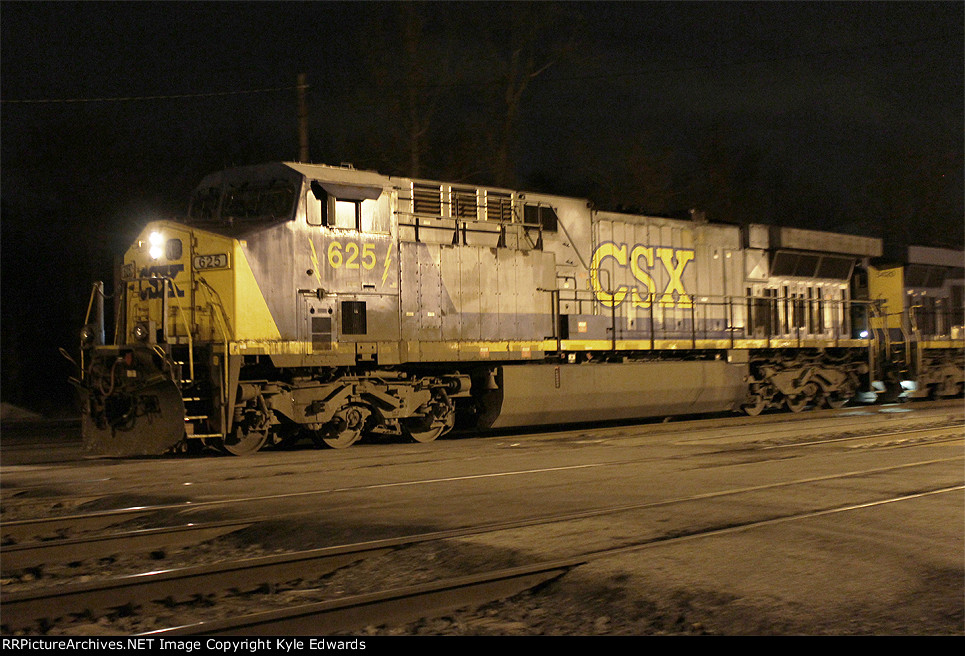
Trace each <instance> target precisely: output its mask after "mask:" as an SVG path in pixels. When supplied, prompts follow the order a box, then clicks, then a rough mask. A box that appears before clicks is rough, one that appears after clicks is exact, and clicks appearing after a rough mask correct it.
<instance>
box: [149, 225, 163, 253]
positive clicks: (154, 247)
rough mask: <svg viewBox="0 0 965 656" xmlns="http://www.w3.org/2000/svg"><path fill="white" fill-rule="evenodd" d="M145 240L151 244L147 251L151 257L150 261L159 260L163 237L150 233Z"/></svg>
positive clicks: (157, 233) (156, 233)
mask: <svg viewBox="0 0 965 656" xmlns="http://www.w3.org/2000/svg"><path fill="white" fill-rule="evenodd" d="M147 240H148V242H149V243H150V244H151V247H150V249H148V254H149V255H150V256H151V259H152V260H156V259H158V258H160V257H161V256H162V255H163V254H164V237H163V236H162V235H161V233H160V232H152V233H151V236H150V237H148V238H147Z"/></svg>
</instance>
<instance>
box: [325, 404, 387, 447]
mask: <svg viewBox="0 0 965 656" xmlns="http://www.w3.org/2000/svg"><path fill="white" fill-rule="evenodd" d="M371 414H372V412H371V411H370V410H369V409H368V408H365V407H363V406H359V405H350V406H346V407H344V408H342V409H341V410H339V411H338V412H336V413H335V417H334V418H333V419H332V421H330V422H329V423H328V424H327V425H326V427H325V428H323V429H322V430H321V431H319V432H318V433H317V434H316V436H315V437H313V438H312V441H313V442H315V444H316V445H319V441H321V442H322V443H324V444H325V445H326V446H328V447H330V448H332V449H344V448H346V447H350V446H352V445H353V444H355V443H356V442H358V441H359V438H360V437H362V429H363V428H365V420H366V419H368V418H369V415H371ZM319 446H320V445H319Z"/></svg>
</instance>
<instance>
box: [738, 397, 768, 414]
mask: <svg viewBox="0 0 965 656" xmlns="http://www.w3.org/2000/svg"><path fill="white" fill-rule="evenodd" d="M766 407H767V399H765V398H764V397H762V396H757V397H754V401H753V403H745V404H744V405H742V406H741V409H742V410H743V411H744V412H745V413H747V415H748V416H750V417H756V416H757V415H759V414H761V413H762V412H764V408H766Z"/></svg>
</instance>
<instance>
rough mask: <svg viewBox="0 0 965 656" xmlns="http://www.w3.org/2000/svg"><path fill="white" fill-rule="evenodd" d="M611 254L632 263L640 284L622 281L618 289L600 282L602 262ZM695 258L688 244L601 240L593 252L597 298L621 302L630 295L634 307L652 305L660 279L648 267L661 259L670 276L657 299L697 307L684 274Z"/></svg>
mask: <svg viewBox="0 0 965 656" xmlns="http://www.w3.org/2000/svg"><path fill="white" fill-rule="evenodd" d="M607 258H613V259H614V260H616V262H617V264H619V265H620V266H623V267H626V266H629V267H630V272H631V273H632V274H633V277H634V278H636V280H637V281H638V282H640V286H633V287H630V286H629V285H620V286H619V287H617V288H616V289H612V288H611V289H609V290H606V289H604V288H603V285H602V284H601V282H600V266H601V263H602V262H604V261H605V260H606V259H607ZM693 259H694V251H693V250H691V249H687V248H678V249H673V248H662V247H660V248H654V247H652V246H644V245H643V244H634V246H633V247H632V248H630V247H629V246H627V244H615V243H613V242H607V243H605V244H600V245H599V246H598V247H597V249H596V250H595V251H594V252H593V258H592V260H590V286H591V287H592V288H593V291H594V293H595V294H596V298H597V300H598V301H599V302H600V303H602V304H603V305H605V306H607V307H616V306H618V305H620V304H621V303H623V302H624V301H625V300H626V299H627V296H628V295H629V297H630V302H631V303H632V304H633V306H634V307H640V308H648V307H650V305H651V303H652V301H653V300H654V299H655V298H656V294H657V283H656V282H655V281H654V279H653V277H651V275H650V274H649V273H648V271H649V270H651V269H653V268H654V266H656V264H657V262H658V261H659V262H661V263H662V264H663V268H664V269H665V270H666V272H667V274H668V276H669V282H668V283H667V286H666V287H665V288H664V290H663V293H662V294H661V295H660V297H659V299H657V302H658V303H659V304H660V306H661V307H668V308H669V307H678V308H690V307H693V299H692V298H691V297H690V296H689V295H688V294H687V291H686V290H685V289H684V284H683V275H684V269H686V268H687V264H688V263H690V261H691V260H693ZM608 286H609V285H608ZM641 286H642V289H641ZM675 295H676V296H675Z"/></svg>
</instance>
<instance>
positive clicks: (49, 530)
mask: <svg viewBox="0 0 965 656" xmlns="http://www.w3.org/2000/svg"><path fill="white" fill-rule="evenodd" d="M963 427H965V425H963V424H959V423H955V424H948V425H942V426H937V427H929V428H915V429H907V430H900V431H879V432H870V433H865V434H859V435H841V436H831V437H828V438H824V439H809V440H807V441H797V440H794V441H791V442H788V443H783V444H764V445H760V444H758V445H752V448H754V449H760V450H764V451H767V450H774V449H786V448H795V447H813V446H824V445H829V444H830V445H833V444H844V443H851V445H852V446H854V445H855V443H861V442H866V441H869V440H870V441H872V446H874V445H878V442H879V441H880V440H882V439H888V438H890V440H891V444H892V445H893V446H905V445H907V446H913V445H917V444H921V443H922V442H924V441H927V442H929V443H940V442H948V441H954V440H960V439H962V434H961V430H962V428H963ZM694 439H696V438H692V437H691V438H688V441H692V440H694ZM728 439H729V437H728V436H726V435H725V436H722V437H721V436H718V437H717V438H715V440H716V441H723V442H726V441H727V440H728ZM879 446H880V445H879ZM606 464H607V465H620V464H627V461H619V462H610V463H606ZM587 466H590V465H587ZM411 483H412V482H411V481H410V482H408V484H411ZM323 492H324V493H326V494H328V493H331V492H332V490H324V491H319V493H323ZM306 494H312V492H305V491H301V492H296V493H292V494H291V496H292V497H299V496H305V495H306ZM284 496H285V495H282V498H283V497H284ZM271 498H272V499H275V500H277V499H278V498H279V495H272V497H271ZM257 499H259V497H247V498H233V499H223V500H213V501H207V502H185V503H180V504H163V505H156V506H146V507H145V506H138V507H134V508H117V509H112V510H103V511H98V512H91V513H81V514H77V515H65V516H62V517H52V518H38V519H29V520H18V521H12V522H5V523H4V524H3V527H2V530H3V537H4V540H5V541H9V542H12V544H6V545H5V546H4V547H3V559H2V560H0V567H2V572H3V573H4V574H9V573H10V572H11V571H13V570H17V569H22V568H27V567H38V566H40V565H43V564H45V563H52V562H73V561H79V560H83V559H85V558H103V557H107V556H110V555H112V554H114V553H118V552H130V551H144V550H157V549H163V548H170V547H183V546H187V545H191V544H198V543H200V542H204V541H206V540H211V539H214V538H217V537H219V536H222V535H226V534H228V533H231V532H234V531H237V530H240V529H243V528H246V527H248V526H251V525H252V524H256V523H258V522H261V521H264V518H251V519H239V520H229V521H222V522H207V523H205V522H189V523H184V524H179V525H176V526H168V527H155V528H142V529H136V530H128V531H118V532H115V533H111V534H95V535H86V534H88V533H90V532H96V531H102V530H103V529H105V528H109V527H111V526H114V525H116V524H118V523H120V522H126V521H131V520H134V519H138V518H143V517H147V516H150V515H151V514H153V513H158V512H161V511H172V510H173V511H181V510H187V509H191V510H197V509H199V508H201V507H205V506H225V505H233V504H241V505H247V504H250V503H251V502H252V501H254V500H257ZM621 510H622V508H617V509H603V510H601V511H598V512H601V513H606V512H620V511H621ZM271 519H277V517H272V518H271ZM549 521H556V520H552V519H551V520H549ZM58 535H81V536H82V537H74V538H66V539H53V538H55V537H56V536H58ZM38 536H40V537H41V538H42V539H37V540H30V538H36V537H38Z"/></svg>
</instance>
